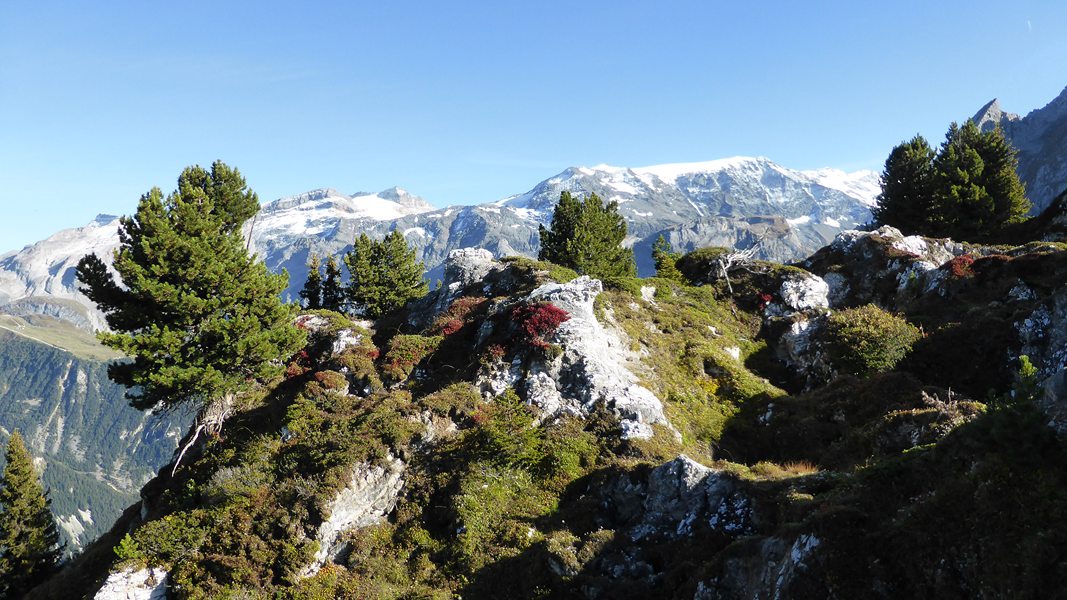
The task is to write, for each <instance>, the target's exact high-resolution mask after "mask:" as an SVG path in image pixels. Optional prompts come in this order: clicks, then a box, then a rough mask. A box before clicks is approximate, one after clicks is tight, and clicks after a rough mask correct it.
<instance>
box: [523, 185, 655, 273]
mask: <svg viewBox="0 0 1067 600" xmlns="http://www.w3.org/2000/svg"><path fill="white" fill-rule="evenodd" d="M538 234H539V235H540V237H541V250H540V252H538V258H539V259H541V260H547V261H550V262H553V263H556V264H558V265H562V266H565V267H570V268H572V269H574V270H575V271H577V272H578V273H580V274H582V275H590V276H592V277H600V278H606V277H627V276H629V277H632V276H635V275H636V274H637V265H636V264H635V263H634V253H633V250H632V249H630V248H624V247H623V246H622V242H623V240H624V239H625V238H626V221H625V220H623V218H622V216H621V215H619V205H618V203H617V202H609V203H608V204H607V205H605V204H604V203H603V202H601V200H600V198H599V197H598V196H597V195H596V194H590V195H589V196H586V197H585V198H584V199H582V200H579V199H577V198H574V197H573V196H571V193H570V192H566V191H565V192H562V193H560V196H559V203H558V204H556V209H555V210H554V211H553V213H552V228H551V229H547V228H545V226H544V225H541V226H539V227H538Z"/></svg>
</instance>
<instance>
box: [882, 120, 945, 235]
mask: <svg viewBox="0 0 1067 600" xmlns="http://www.w3.org/2000/svg"><path fill="white" fill-rule="evenodd" d="M933 173H934V150H933V148H931V147H930V144H929V143H928V142H927V141H926V138H924V137H923V136H921V135H916V136H915V137H913V138H912V139H911V141H908V142H905V143H903V144H900V145H899V146H897V147H895V148H893V150H892V152H890V153H889V158H887V159H886V161H885V170H883V171H882V177H881V181H882V193H881V194H879V195H878V205H877V206H876V207H875V208H874V209H873V210H872V211H871V212H873V213H874V223H875V225H893V226H895V227H897V228H898V229H900V230H901V231H902V232H903V233H904V234H905V235H912V234H916V233H921V232H924V231H929V229H930V227H929V226H930V222H931V219H932V218H933V216H934V211H933V208H934V187H933Z"/></svg>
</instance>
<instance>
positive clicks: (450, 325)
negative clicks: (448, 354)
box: [441, 319, 463, 336]
mask: <svg viewBox="0 0 1067 600" xmlns="http://www.w3.org/2000/svg"><path fill="white" fill-rule="evenodd" d="M462 328H463V320H462V319H449V320H448V321H446V322H445V324H444V325H442V326H441V335H444V336H449V335H452V334H453V333H455V332H457V331H459V330H460V329H462Z"/></svg>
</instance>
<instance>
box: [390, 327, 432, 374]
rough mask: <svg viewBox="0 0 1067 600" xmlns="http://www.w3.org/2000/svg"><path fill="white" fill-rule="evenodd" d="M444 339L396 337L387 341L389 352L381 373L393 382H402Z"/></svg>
mask: <svg viewBox="0 0 1067 600" xmlns="http://www.w3.org/2000/svg"><path fill="white" fill-rule="evenodd" d="M443 339H444V338H443V337H442V336H439V335H435V336H430V337H427V336H422V335H397V336H394V337H393V339H391V340H389V350H388V351H387V352H386V353H385V363H384V364H383V365H382V373H384V374H385V375H386V376H387V377H389V378H391V379H393V380H394V381H403V380H405V379H407V378H408V376H409V375H411V371H412V370H414V369H415V365H417V364H419V363H420V362H422V359H424V358H426V357H427V356H429V355H430V354H433V351H434V350H436V349H437V346H438V345H439V344H440V343H441V340H443Z"/></svg>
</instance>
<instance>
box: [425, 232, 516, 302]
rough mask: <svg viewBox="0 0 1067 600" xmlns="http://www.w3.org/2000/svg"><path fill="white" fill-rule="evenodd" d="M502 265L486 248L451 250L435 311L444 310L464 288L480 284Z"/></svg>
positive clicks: (438, 292)
mask: <svg viewBox="0 0 1067 600" xmlns="http://www.w3.org/2000/svg"><path fill="white" fill-rule="evenodd" d="M500 266H501V265H500V263H499V262H497V261H496V260H494V259H493V253H492V252H490V251H488V250H486V249H485V248H459V249H456V250H453V251H451V252H449V253H448V260H446V261H445V266H444V279H443V280H442V282H441V289H439V290H438V291H437V295H436V300H435V303H434V307H433V312H434V313H440V312H443V311H444V310H445V309H447V308H448V306H449V305H450V304H452V302H453V301H454V300H455V299H456V298H458V297H459V296H460V295H461V294H462V293H463V291H464V290H466V289H468V288H471V287H472V286H475V285H477V284H479V283H480V282H481V281H482V280H483V279H485V276H486V275H488V274H489V272H490V271H491V270H493V269H496V268H499V267H500Z"/></svg>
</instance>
